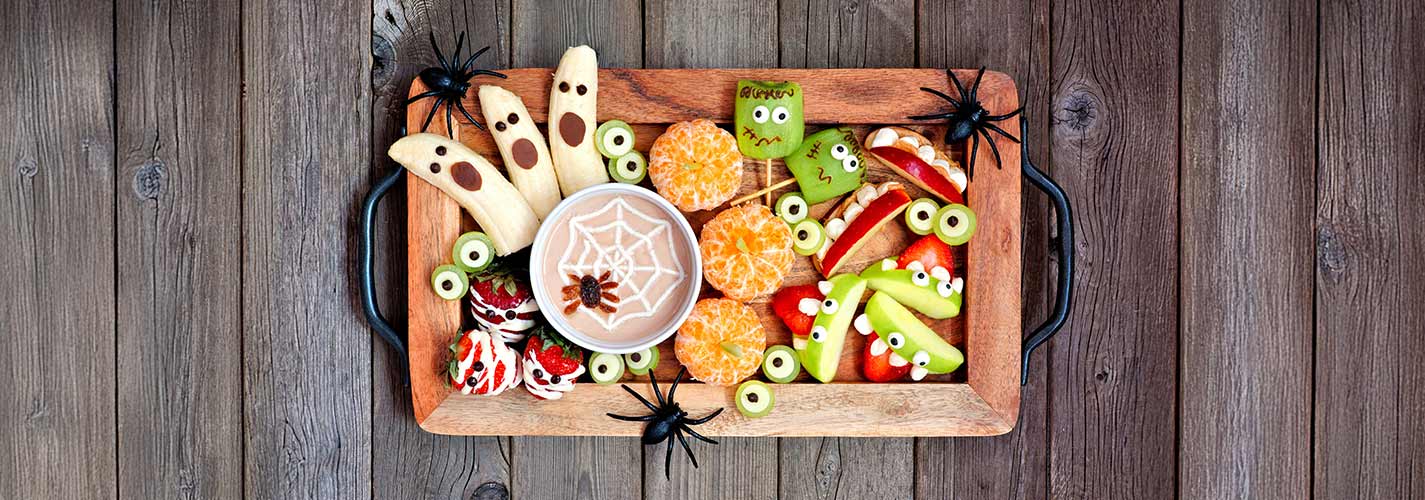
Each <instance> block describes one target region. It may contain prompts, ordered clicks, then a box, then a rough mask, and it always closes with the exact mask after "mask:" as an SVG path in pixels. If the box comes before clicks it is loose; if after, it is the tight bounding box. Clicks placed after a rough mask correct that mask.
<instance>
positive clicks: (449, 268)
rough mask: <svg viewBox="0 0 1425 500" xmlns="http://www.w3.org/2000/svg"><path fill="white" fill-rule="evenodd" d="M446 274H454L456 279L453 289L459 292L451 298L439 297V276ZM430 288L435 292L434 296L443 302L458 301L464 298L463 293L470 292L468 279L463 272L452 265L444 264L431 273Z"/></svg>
mask: <svg viewBox="0 0 1425 500" xmlns="http://www.w3.org/2000/svg"><path fill="white" fill-rule="evenodd" d="M446 272H450V273H454V275H455V276H456V277H457V278H458V280H457V283H456V288H455V289H456V290H458V291H459V293H458V294H457V295H454V296H451V297H446V296H443V295H441V293H442V290H441V288H440V281H439V277H440V275H441V274H443V273H446ZM430 287H431V291H433V292H435V296H437V297H440V298H442V299H445V300H460V298H461V297H464V296H465V293H466V292H467V291H469V290H470V277H469V276H466V275H465V271H462V270H460V268H459V267H456V266H455V265H454V264H446V265H443V266H439V267H436V268H435V270H434V271H431V273H430Z"/></svg>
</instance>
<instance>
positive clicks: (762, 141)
mask: <svg viewBox="0 0 1425 500" xmlns="http://www.w3.org/2000/svg"><path fill="white" fill-rule="evenodd" d="M742 135H745V136H747V138H748V139H751V140H752V144H753V145H754V146H757V147H759V148H760V147H762V146H766V145H768V144H772V143H774V142H782V138H781V137H780V136H772V137H770V138H767V137H762V136H760V135H757V132H753V131H752V127H742Z"/></svg>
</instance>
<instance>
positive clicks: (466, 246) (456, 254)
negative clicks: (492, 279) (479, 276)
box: [450, 231, 495, 273]
mask: <svg viewBox="0 0 1425 500" xmlns="http://www.w3.org/2000/svg"><path fill="white" fill-rule="evenodd" d="M450 257H451V259H452V260H454V262H455V267H458V268H460V270H462V271H465V272H467V273H478V272H480V271H484V270H485V268H487V267H490V263H491V262H494V261H495V242H493V241H491V240H490V237H489V236H486V235H485V233H482V232H480V231H470V232H468V233H465V234H462V235H460V238H459V239H457V240H455V246H454V247H452V248H451V250H450Z"/></svg>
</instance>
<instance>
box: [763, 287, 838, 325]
mask: <svg viewBox="0 0 1425 500" xmlns="http://www.w3.org/2000/svg"><path fill="white" fill-rule="evenodd" d="M823 298H825V296H824V295H822V294H821V291H820V290H818V289H817V287H816V285H797V286H789V287H786V288H783V289H781V290H778V291H777V293H775V294H772V312H774V313H776V314H777V317H778V318H782V323H784V324H786V325H787V329H788V330H791V331H792V335H796V336H798V337H806V336H807V333H809V332H811V324H812V322H813V321H815V320H816V308H815V307H813V308H812V309H811V314H807V313H806V312H805V311H803V310H802V308H801V302H802V300H804V299H811V300H812V302H814V303H816V304H820V303H821V299H823Z"/></svg>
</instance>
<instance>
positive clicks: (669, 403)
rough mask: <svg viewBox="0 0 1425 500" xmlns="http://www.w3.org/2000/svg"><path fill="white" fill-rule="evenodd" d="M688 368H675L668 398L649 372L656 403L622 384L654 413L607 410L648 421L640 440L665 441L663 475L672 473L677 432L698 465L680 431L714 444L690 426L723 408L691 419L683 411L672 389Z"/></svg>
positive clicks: (716, 413)
mask: <svg viewBox="0 0 1425 500" xmlns="http://www.w3.org/2000/svg"><path fill="white" fill-rule="evenodd" d="M687 370H688V369H687V368H686V367H684V368H679V369H678V376H677V377H675V378H674V379H673V385H672V386H670V387H669V388H668V399H663V393H661V392H658V379H657V378H655V377H654V376H653V372H648V381H649V382H651V383H653V395H655V396H657V397H658V405H657V406H654V405H653V403H650V402H648V400H647V399H645V398H644V397H643V396H641V395H639V394H638V393H637V392H635V391H634V390H633V389H629V388H628V386H627V385H624V386H623V390H625V391H628V393H629V394H632V395H633V397H635V398H638V401H639V402H641V403H643V406H647V407H648V409H650V410H653V413H650V414H648V415H644V416H641V417H629V416H625V415H615V414H613V413H609V414H608V416H610V417H613V418H616V419H619V420H627V421H629V422H651V423H649V424H648V426H647V427H644V428H643V444H658V443H661V442H663V441H668V453H667V454H666V455H664V456H663V476H664V478H669V477H671V473H670V472H669V471H668V470H669V466H670V465H671V464H672V463H673V439H672V438H673V437H674V436H677V437H678V442H679V443H681V444H682V445H683V451H686V452H687V453H688V459H689V460H692V461H693V468H697V467H698V459H697V457H694V456H693V449H692V448H689V447H688V440H687V439H686V438H684V437H683V433H684V432H686V433H688V435H689V436H693V437H694V438H697V439H699V440H702V441H703V442H707V443H712V444H717V441H715V440H712V439H708V438H706V437H704V436H703V435H702V434H698V431H695V430H693V428H692V426H694V425H699V424H702V423H704V422H707V421H709V420H712V419H713V418H714V417H717V416H718V415H720V414H722V410H723V409H722V408H718V409H717V411H714V412H712V413H710V414H708V416H706V417H703V418H699V419H690V418H688V412H685V411H683V409H682V408H679V407H678V403H677V402H676V401H673V393H674V392H677V391H678V382H679V381H681V380H683V374H684V373H685V372H687Z"/></svg>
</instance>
